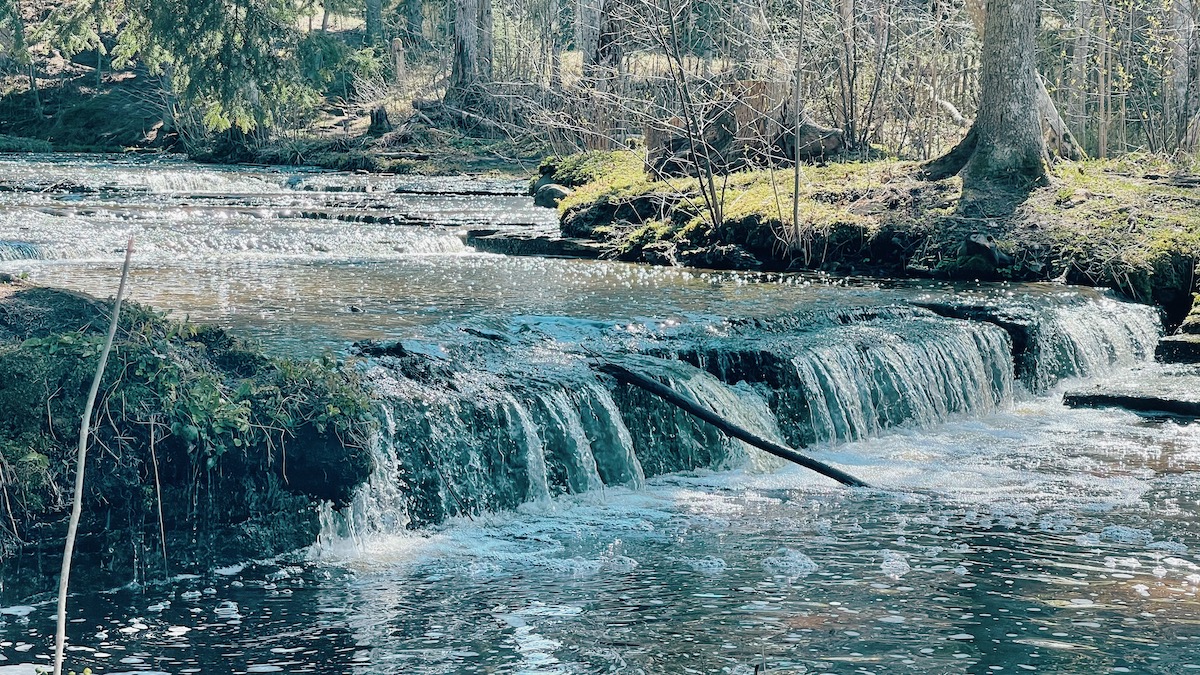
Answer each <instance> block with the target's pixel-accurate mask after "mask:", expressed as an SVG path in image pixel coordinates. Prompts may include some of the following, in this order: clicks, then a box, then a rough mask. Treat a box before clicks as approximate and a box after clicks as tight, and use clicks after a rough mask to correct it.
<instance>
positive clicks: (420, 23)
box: [404, 0, 425, 49]
mask: <svg viewBox="0 0 1200 675" xmlns="http://www.w3.org/2000/svg"><path fill="white" fill-rule="evenodd" d="M404 35H405V37H407V38H408V39H407V44H408V46H409V48H410V49H411V48H414V47H416V46H418V45H420V44H422V43H423V42H424V41H425V12H424V9H423V7H422V5H421V0H404Z"/></svg>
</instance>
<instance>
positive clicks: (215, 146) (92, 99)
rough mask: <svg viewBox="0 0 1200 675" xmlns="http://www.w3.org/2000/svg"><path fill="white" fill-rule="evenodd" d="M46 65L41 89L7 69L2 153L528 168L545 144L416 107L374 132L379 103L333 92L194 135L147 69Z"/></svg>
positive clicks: (412, 169) (427, 168) (437, 170)
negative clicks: (242, 130)
mask: <svg viewBox="0 0 1200 675" xmlns="http://www.w3.org/2000/svg"><path fill="white" fill-rule="evenodd" d="M41 72H42V73H43V74H44V75H45V77H41V78H39V87H40V88H39V91H38V92H37V94H36V95H34V93H32V92H31V91H30V90H29V87H28V80H27V79H26V78H24V77H14V76H9V77H7V78H0V152H89V153H124V152H175V153H182V154H187V155H189V156H191V157H192V158H193V159H197V160H199V161H207V162H219V163H229V164H263V165H304V166H313V167H319V168H325V169H332V170H339V171H369V172H373V173H400V174H421V175H457V174H463V173H469V174H479V173H503V174H510V175H513V176H524V175H527V174H528V173H530V172H532V171H534V170H535V168H536V167H537V164H538V162H539V161H540V159H541V157H542V156H543V155H544V154H545V153H546V151H547V147H546V144H545V143H542V142H539V141H538V140H537V139H536V138H534V137H533V136H532V135H525V136H519V135H517V134H504V133H497V132H496V130H495V128H492V129H483V128H479V129H472V128H464V126H463V124H462V121H461V120H453V121H450V120H443V119H440V117H439V115H438V114H437V112H436V111H433V110H430V111H426V112H422V111H417V110H415V109H412V108H411V107H406V109H405V111H404V114H403V116H402V119H400V118H398V119H395V120H392V121H393V123H394V126H393V128H392V129H391V130H389V131H382V130H381V131H378V132H375V133H372V131H371V129H370V121H371V120H370V111H371V106H366V105H357V106H356V105H350V104H346V103H344V102H339V101H332V100H331V101H327V102H326V104H325V105H323V106H322V107H321V108H320V109H319V110H318V111H317V112H316V114H315V116H314V118H313V119H311V120H308V121H307V122H306V123H305V124H304V126H303V128H302V129H291V130H273V132H272V133H271V134H269V138H265V137H266V136H268V135H266V134H264V135H263V136H264V138H258V137H257V136H256V135H253V134H252V135H246V134H239V133H237V132H232V133H227V134H223V135H222V134H218V135H214V136H211V137H208V138H206V139H204V140H203V141H196V140H195V139H185V138H181V135H180V133H179V132H178V131H177V130H172V129H170V128H169V127H168V126H167V125H166V124H165V123H164V121H163V115H162V112H161V111H162V109H163V101H162V100H161V98H162V92H161V91H160V90H159V88H158V87H157V86H155V85H154V83H153V82H152V78H150V77H149V76H147V75H146V74H144V73H136V72H118V73H106V74H105V76H104V78H103V83H102V84H101V85H100V86H97V83H96V78H95V70H94V69H93V68H91V67H88V66H83V65H79V64H76V63H73V62H70V61H64V60H62V59H58V60H56V61H55V62H53V63H41Z"/></svg>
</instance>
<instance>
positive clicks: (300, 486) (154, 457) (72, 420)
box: [0, 275, 374, 589]
mask: <svg viewBox="0 0 1200 675" xmlns="http://www.w3.org/2000/svg"><path fill="white" fill-rule="evenodd" d="M110 307H111V304H110V303H109V302H106V301H100V300H97V299H95V298H92V297H90V296H87V295H84V294H80V293H74V292H70V291H63V290H57V289H51V288H45V287H38V286H32V285H29V284H24V283H22V282H20V281H17V280H14V279H12V278H11V277H8V276H7V275H4V276H3V278H0V468H2V469H3V475H2V477H0V486H2V488H3V493H2V501H0V509H2V511H3V513H2V514H0V562H2V563H3V565H2V566H0V569H2V570H3V577H4V582H5V583H6V584H12V583H16V582H20V583H21V584H23V587H26V588H30V589H32V588H38V587H41V586H42V584H43V581H44V580H45V579H47V578H52V575H53V573H54V572H53V570H55V569H56V564H57V563H53V564H52V562H53V561H54V560H55V559H56V558H57V557H58V556H59V555H61V549H62V542H63V536H64V533H65V527H66V515H67V511H68V510H69V508H70V494H71V486H72V484H73V482H74V455H75V452H76V450H75V448H76V439H77V438H78V425H79V418H80V414H81V412H82V407H83V400H84V394H85V393H86V391H87V388H88V386H89V385H90V382H91V379H92V375H93V373H94V370H95V366H96V361H97V359H98V358H99V345H100V343H101V342H102V341H103V338H104V335H103V331H104V330H105V328H106V327H107V323H108V318H107V315H108V313H109V312H110ZM365 391H366V389H365V387H362V386H360V384H359V383H358V381H357V376H356V375H355V374H354V371H353V369H352V368H347V367H344V366H343V365H342V364H338V363H335V362H333V361H332V360H331V359H325V360H321V361H312V362H305V361H296V360H288V359H277V358H271V357H267V356H265V355H263V354H262V353H261V352H260V351H258V349H257V348H256V347H255V346H254V345H253V344H250V343H248V342H246V341H244V340H241V339H239V338H236V337H233V336H231V335H229V334H228V333H226V332H225V331H223V330H221V329H219V328H215V327H211V326H204V325H197V324H191V323H187V322H177V321H174V320H171V319H169V318H167V317H166V316H165V315H163V314H160V313H157V312H155V311H153V310H151V309H149V308H147V307H143V306H139V305H137V304H136V303H131V304H129V305H126V306H125V307H123V311H122V315H121V322H120V330H119V331H118V339H117V341H116V343H115V349H114V352H113V355H112V358H111V360H110V362H109V366H108V368H107V370H106V374H105V377H104V380H103V383H102V386H101V389H100V392H101V395H100V397H99V399H98V401H97V405H96V410H97V411H98V413H97V420H96V423H95V424H94V427H93V428H94V437H93V441H92V445H91V451H90V453H89V456H88V466H87V472H88V473H87V488H86V491H85V505H84V514H85V517H84V520H83V523H82V525H81V529H80V539H79V543H78V545H77V552H78V555H79V556H80V562H79V564H78V566H77V567H78V569H79V570H81V577H82V578H83V579H85V580H86V581H83V582H82V583H84V585H85V586H87V587H91V588H102V587H109V586H112V585H120V584H124V583H129V582H131V581H142V580H146V579H150V578H161V577H162V576H163V575H164V574H166V573H167V572H169V573H170V574H178V573H180V572H184V571H194V570H208V569H212V568H214V567H217V566H220V565H228V564H232V563H236V562H239V561H242V560H246V559H248V558H261V557H269V556H272V555H277V554H279V553H282V552H286V551H290V550H294V549H296V548H299V547H302V546H307V545H309V544H311V543H312V542H313V541H315V539H316V535H317V533H318V531H319V527H320V525H319V519H318V505H319V504H320V503H321V502H323V501H332V502H334V503H335V504H343V503H346V502H347V501H348V500H349V498H350V495H351V492H352V491H353V490H354V488H355V487H357V486H358V485H359V484H361V483H362V482H364V481H365V480H366V478H367V476H368V475H369V474H370V472H371V470H372V466H373V460H372V456H371V454H370V451H369V448H368V447H367V443H368V436H369V435H370V433H372V432H371V429H372V428H373V424H374V422H373V420H374V416H373V415H372V414H371V405H372V403H371V401H370V399H369V398H368V396H367V394H366V393H364V392H365ZM168 576H169V575H168ZM101 584H103V585H101Z"/></svg>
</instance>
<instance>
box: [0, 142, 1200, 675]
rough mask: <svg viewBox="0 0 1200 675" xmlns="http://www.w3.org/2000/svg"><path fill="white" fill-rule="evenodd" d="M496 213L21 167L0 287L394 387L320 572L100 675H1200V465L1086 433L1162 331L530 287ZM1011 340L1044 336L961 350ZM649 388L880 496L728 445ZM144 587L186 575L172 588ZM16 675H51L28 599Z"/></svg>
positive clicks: (92, 648) (268, 581)
mask: <svg viewBox="0 0 1200 675" xmlns="http://www.w3.org/2000/svg"><path fill="white" fill-rule="evenodd" d="M520 187H521V186H520V185H517V184H515V183H512V182H507V181H503V180H500V179H494V180H484V179H422V178H407V177H386V176H359V175H343V174H324V173H315V172H295V171H294V170H283V169H247V168H232V167H207V166H198V165H193V164H189V163H187V162H182V161H175V160H164V159H144V158H114V157H100V158H98V157H90V156H55V157H25V158H12V157H10V158H0V271H5V272H10V273H15V274H24V275H28V277H29V278H30V279H32V280H34V281H37V282H41V283H46V284H51V285H58V286H64V287H68V288H75V289H79V290H83V291H87V292H90V293H93V294H96V295H100V296H109V295H111V294H113V292H114V289H115V287H116V282H117V276H118V274H119V272H118V269H119V265H120V260H121V257H122V254H123V249H124V245H125V244H124V242H125V241H126V239H127V238H128V237H129V236H130V235H133V236H135V237H136V245H135V247H136V254H135V257H134V264H135V271H134V274H133V280H132V297H133V298H134V299H136V300H139V301H143V302H146V303H149V304H152V305H154V306H156V307H158V308H160V309H167V310H171V311H173V312H174V313H175V314H176V315H177V316H180V317H183V316H189V317H191V318H193V319H197V320H205V321H215V322H218V323H221V324H223V325H227V326H230V327H232V328H233V330H235V331H237V332H239V333H242V334H245V335H250V336H253V337H255V338H257V339H259V340H261V341H262V342H263V344H264V345H265V346H266V348H267V349H268V350H271V351H275V352H277V353H280V354H307V355H318V354H321V353H323V352H325V351H332V352H334V353H338V354H344V353H347V351H348V350H349V345H350V343H351V342H353V341H360V340H377V341H382V342H395V341H399V344H400V345H401V346H402V348H401V349H398V350H395V351H394V352H393V354H392V355H389V356H378V357H375V358H371V359H367V360H365V361H364V362H363V363H362V364H361V365H360V366H359V367H361V368H362V369H363V371H364V374H365V375H366V376H367V378H368V380H369V381H370V382H371V383H372V386H374V387H375V388H376V391H377V397H378V400H379V404H378V407H379V417H380V422H381V426H382V432H381V433H380V434H379V437H378V438H377V439H376V443H377V446H378V447H376V448H375V452H376V453H377V456H378V464H379V467H380V468H379V470H378V472H377V475H376V476H375V477H374V478H373V479H372V481H371V484H370V485H368V486H366V487H365V488H364V489H363V490H362V491H361V492H360V494H359V495H358V496H357V497H356V499H355V502H354V504H352V505H351V506H350V507H348V508H346V509H344V510H342V511H340V512H335V511H333V510H332V509H327V510H326V512H325V514H324V516H323V519H324V528H323V532H322V535H321V540H320V541H319V542H318V543H317V544H316V545H314V546H313V547H311V548H310V549H308V550H304V551H297V552H295V553H292V554H289V555H285V556H282V557H280V558H277V559H272V560H259V561H253V560H248V561H245V562H244V563H243V564H239V565H235V566H232V567H228V568H223V569H219V570H216V571H214V572H213V573H211V574H208V575H204V576H190V575H182V576H180V575H171V574H170V572H169V571H168V572H166V573H165V574H164V573H163V572H161V571H158V572H155V573H147V574H146V575H145V577H144V578H142V579H140V580H139V582H138V583H135V584H132V585H130V586H126V587H123V588H118V589H86V590H81V591H80V592H79V593H78V594H77V595H74V596H73V598H72V604H71V617H72V623H71V624H70V628H69V634H70V635H71V646H70V647H69V650H70V651H68V664H69V665H70V666H71V667H73V668H76V669H82V668H83V667H84V666H90V667H91V668H92V669H93V671H94V672H97V673H126V672H140V673H171V674H175V673H262V672H286V673H304V672H308V673H362V674H367V673H472V672H479V673H514V674H515V673H522V674H530V675H533V674H547V675H549V674H568V673H570V674H574V673H688V672H696V673H746V674H747V675H749V674H751V673H757V672H780V673H784V672H786V673H838V674H841V673H847V674H850V673H854V674H860V673H861V674H864V675H866V674H870V673H876V674H883V673H929V674H934V673H937V674H941V673H989V672H997V673H1018V672H1045V673H1089V674H1090V673H1109V672H1114V673H1115V672H1130V673H1172V674H1179V673H1187V672H1191V671H1193V670H1196V671H1200V656H1198V654H1200V612H1198V611H1197V610H1198V608H1200V605H1198V602H1197V595H1196V591H1197V589H1198V588H1200V557H1198V554H1197V551H1200V529H1198V528H1197V527H1196V520H1197V511H1198V509H1200V477H1198V476H1200V474H1197V472H1196V471H1197V469H1198V468H1200V431H1198V429H1197V427H1196V426H1194V425H1186V424H1182V423H1178V422H1175V421H1171V420H1147V419H1144V418H1141V417H1138V416H1135V415H1132V414H1130V413H1127V412H1122V411H1118V410H1074V409H1069V408H1066V407H1064V406H1063V405H1062V403H1061V400H1062V392H1063V391H1064V389H1065V388H1069V387H1079V386H1089V385H1091V384H1094V383H1097V382H1102V381H1105V380H1109V379H1121V378H1129V379H1135V380H1136V379H1140V378H1144V377H1146V376H1148V375H1150V374H1157V373H1160V372H1161V371H1162V370H1163V369H1164V368H1165V367H1164V366H1158V365H1155V364H1153V363H1152V361H1151V359H1152V355H1153V346H1154V342H1155V341H1156V339H1157V337H1158V336H1159V335H1160V333H1161V330H1162V328H1161V325H1160V324H1159V318H1158V315H1157V313H1156V312H1155V311H1153V310H1152V309H1150V308H1147V307H1142V306H1138V305H1132V304H1127V303H1122V302H1119V301H1117V300H1115V299H1114V298H1111V297H1109V296H1107V295H1106V294H1103V293H1100V292H1097V291H1094V290H1092V289H1083V288H1073V287H1067V286H1057V285H1049V284H1046V285H1013V284H959V285H950V284H942V283H934V282H890V281H888V282H885V281H879V280H867V279H854V280H845V279H831V278H825V277H819V276H803V275H780V274H737V273H723V272H707V271H699V270H681V269H671V268H650V267H645V266H635V265H628V264H623V263H616V262H609V261H581V260H557V259H541V258H517V257H503V256H496V255H490V254H483V253H477V252H475V251H473V250H472V249H470V248H469V247H467V246H465V245H464V244H463V243H462V241H463V240H462V238H461V236H460V234H461V230H462V229H463V228H466V227H471V226H486V227H498V228H506V227H514V228H520V227H528V226H530V225H539V226H545V225H549V224H553V222H554V217H555V214H554V213H553V212H552V211H549V210H544V209H537V208H535V207H533V206H532V204H531V200H530V199H528V198H526V197H522V196H519V195H518V194H517V193H519V192H520ZM947 307H949V308H952V309H954V310H956V311H957V310H962V309H963V308H967V309H972V310H979V311H983V312H984V313H987V314H989V315H990V316H1003V317H1005V318H1006V320H1010V321H1015V322H1017V323H1021V324H1022V325H1023V326H1025V327H1026V328H1028V332H1027V333H1025V334H1024V335H1025V336H1026V337H1028V338H1029V339H1028V340H1027V344H1024V345H1022V347H1021V348H1020V349H1014V346H1013V334H1010V333H1009V332H1006V330H1005V329H1004V328H1002V327H1001V326H1000V325H999V324H997V323H995V322H988V321H966V320H961V319H955V318H949V315H950V314H952V313H953V312H949V311H948V310H947V309H946V308H947ZM597 358H603V359H610V360H618V361H621V362H623V363H626V364H627V365H630V366H632V367H637V368H638V369H640V370H643V371H645V372H649V373H651V374H654V375H656V376H658V377H659V378H660V379H662V380H664V381H666V382H668V383H670V384H671V385H672V386H673V387H675V388H676V389H678V390H680V391H683V392H685V393H687V394H689V395H690V396H692V397H693V398H696V399H698V400H700V401H701V402H703V403H705V404H707V405H709V406H710V407H712V408H714V409H715V410H717V411H718V412H720V413H721V414H723V415H725V416H727V417H729V418H731V419H733V420H735V421H737V422H738V423H740V424H742V425H743V426H746V427H748V428H751V429H752V430H754V431H756V432H757V433H759V434H761V435H764V436H768V437H771V438H775V439H777V440H780V441H783V442H787V443H791V444H799V443H805V444H808V445H809V446H810V448H809V451H810V452H811V453H812V454H814V455H815V456H817V457H819V458H821V459H822V460H824V461H827V462H830V463H833V464H835V465H837V466H839V467H841V468H843V469H845V470H847V471H849V472H851V473H853V474H855V475H856V476H858V477H860V478H862V479H864V480H866V481H867V482H868V483H870V484H871V485H873V486H875V487H874V488H873V489H853V490H847V489H843V488H840V487H838V486H837V485H836V484H834V483H832V482H831V481H828V480H826V479H823V478H821V477H819V476H816V475H814V474H811V473H809V472H806V471H804V470H802V469H799V468H797V467H792V466H784V465H781V464H780V463H779V462H778V461H776V460H774V459H772V458H770V457H767V456H765V455H762V454H761V453H759V452H758V451H757V450H754V449H752V448H749V447H747V446H744V445H742V444H741V443H740V442H736V441H728V440H726V439H723V438H721V437H720V436H719V435H717V434H715V433H714V432H713V431H712V430H711V429H708V428H705V427H703V426H701V425H699V424H696V423H694V422H692V421H690V420H688V419H687V418H685V417H683V416H682V415H681V414H677V413H675V412H674V411H672V410H671V409H669V408H667V407H665V406H664V405H662V404H661V403H659V402H657V401H651V400H649V399H647V398H646V397H644V396H642V397H639V396H636V395H634V394H633V393H629V392H625V393H621V392H620V391H618V390H614V389H613V388H612V386H611V385H610V383H607V382H605V381H604V380H603V379H602V378H599V377H597V376H596V375H594V373H593V372H592V370H591V369H590V368H589V362H591V361H592V360H594V359H597ZM147 569H152V570H153V569H155V567H154V565H147ZM3 594H4V597H6V598H9V599H13V600H11V602H12V604H9V606H6V607H3V608H0V675H17V674H18V673H32V672H34V667H35V666H37V665H44V664H46V663H47V662H48V658H49V655H50V654H51V653H52V651H53V644H52V642H53V632H54V625H53V609H54V608H53V604H52V599H51V598H48V597H44V596H33V597H24V596H22V595H21V592H20V589H3Z"/></svg>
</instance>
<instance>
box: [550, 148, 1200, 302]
mask: <svg viewBox="0 0 1200 675" xmlns="http://www.w3.org/2000/svg"><path fill="white" fill-rule="evenodd" d="M643 164H644V156H643V155H642V154H640V153H637V152H629V151H618V152H611V153H587V154H582V155H575V156H572V157H568V158H563V159H558V160H547V161H546V162H545V163H543V165H542V168H541V173H542V177H541V180H542V181H543V182H550V181H553V182H556V183H560V184H563V185H566V186H569V187H572V188H574V192H573V193H572V194H570V195H569V196H567V197H566V198H565V199H564V200H563V201H562V203H561V204H560V206H559V210H560V216H561V230H562V234H563V235H564V236H567V237H573V238H582V239H591V240H595V241H598V242H601V243H603V245H604V246H605V248H606V252H607V255H608V256H610V257H613V258H618V259H622V260H630V261H640V262H648V263H653V264H666V265H686V266H694V267H712V268H726V269H766V270H812V271H822V272H828V273H831V274H836V275H868V276H879V277H914V276H918V277H938V278H949V279H984V280H1019V281H1044V280H1061V281H1065V282H1069V283H1078V284H1086V285H1091V286H1105V287H1109V288H1112V289H1114V290H1116V291H1118V292H1120V293H1121V294H1123V295H1125V296H1127V297H1130V298H1132V299H1136V300H1140V301H1145V302H1154V303H1156V304H1158V305H1159V306H1161V307H1163V308H1164V309H1165V310H1166V312H1167V314H1168V318H1169V322H1170V323H1171V324H1172V325H1177V324H1178V323H1179V322H1180V321H1182V320H1183V318H1184V316H1185V315H1186V314H1187V312H1188V310H1189V309H1190V307H1191V304H1192V292H1193V291H1194V290H1196V288H1195V287H1196V283H1195V282H1196V280H1195V278H1194V274H1195V269H1196V262H1197V260H1200V190H1198V189H1197V188H1198V187H1200V179H1198V178H1196V177H1195V176H1192V175H1189V174H1188V173H1186V172H1181V171H1180V170H1179V168H1178V167H1176V166H1173V165H1172V164H1170V163H1169V162H1166V161H1163V160H1159V159H1154V158H1149V157H1130V158H1125V159H1122V160H1108V161H1085V162H1064V163H1059V164H1057V165H1056V166H1055V167H1054V170H1053V179H1052V181H1051V185H1049V186H1048V187H1043V188H1037V189H1034V190H1033V191H1031V192H1029V193H1027V194H1020V195H1014V194H1009V193H990V194H977V195H971V194H967V195H964V194H963V188H962V182H961V181H960V180H959V179H957V178H951V179H948V180H944V181H926V180H923V179H922V178H921V177H920V175H919V169H920V166H919V165H918V164H917V163H914V162H903V161H895V160H883V161H871V162H861V163H860V162H830V163H827V164H822V165H816V166H805V167H803V170H802V172H801V181H800V187H799V201H798V208H797V209H796V212H797V213H798V215H799V218H798V219H797V218H795V217H794V216H793V194H794V190H793V183H794V180H793V174H792V170H791V169H790V168H785V169H779V170H774V171H772V170H760V171H747V172H740V173H735V174H731V175H729V176H718V177H716V178H715V181H714V183H715V188H716V194H717V195H718V198H717V199H716V200H713V199H705V197H704V191H703V190H702V185H701V183H700V181H698V180H697V179H695V178H677V179H662V180H658V179H654V178H652V177H649V176H647V174H646V173H645V172H644V168H643ZM717 202H719V203H720V205H721V211H722V214H721V215H722V217H721V219H720V221H719V223H720V224H719V225H717V226H713V225H712V224H711V223H712V221H713V218H712V217H711V214H712V208H711V204H712V203H717ZM989 237H990V239H989Z"/></svg>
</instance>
